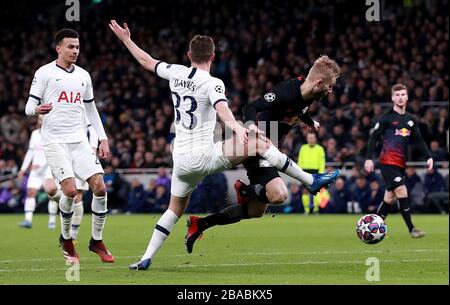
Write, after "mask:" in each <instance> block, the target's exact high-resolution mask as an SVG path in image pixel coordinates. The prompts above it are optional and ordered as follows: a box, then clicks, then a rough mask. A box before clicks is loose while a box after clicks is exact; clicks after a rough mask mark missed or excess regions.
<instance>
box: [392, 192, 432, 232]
mask: <svg viewBox="0 0 450 305" xmlns="http://www.w3.org/2000/svg"><path fill="white" fill-rule="evenodd" d="M394 193H395V196H396V197H397V199H398V203H399V209H400V213H401V214H402V217H403V220H404V221H405V223H406V226H407V227H408V231H409V234H410V235H411V237H413V238H421V237H424V236H425V232H423V231H420V230H419V229H417V228H415V227H414V224H413V223H412V219H411V205H410V202H409V197H408V190H407V189H406V186H405V185H401V186H399V187H397V188H395V189H394Z"/></svg>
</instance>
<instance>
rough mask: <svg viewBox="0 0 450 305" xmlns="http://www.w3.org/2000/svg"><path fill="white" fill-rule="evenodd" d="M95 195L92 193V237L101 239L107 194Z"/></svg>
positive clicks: (106, 208)
mask: <svg viewBox="0 0 450 305" xmlns="http://www.w3.org/2000/svg"><path fill="white" fill-rule="evenodd" d="M107 195H108V194H106V195H105V196H103V197H97V196H95V195H92V205H91V208H92V238H93V239H94V240H102V239H103V228H104V227H105V220H106V213H107V212H108V207H107V197H108V196H107Z"/></svg>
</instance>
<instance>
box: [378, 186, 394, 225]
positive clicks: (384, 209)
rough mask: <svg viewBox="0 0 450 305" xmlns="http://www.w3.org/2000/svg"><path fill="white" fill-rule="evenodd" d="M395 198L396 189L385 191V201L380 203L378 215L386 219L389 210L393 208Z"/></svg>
mask: <svg viewBox="0 0 450 305" xmlns="http://www.w3.org/2000/svg"><path fill="white" fill-rule="evenodd" d="M394 200H395V193H394V191H385V192H384V197H383V202H381V203H380V205H379V206H378V210H377V215H378V216H380V217H381V218H383V219H386V217H387V216H388V214H389V212H390V211H391V210H392V204H393V203H394Z"/></svg>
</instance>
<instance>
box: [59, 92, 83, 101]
mask: <svg viewBox="0 0 450 305" xmlns="http://www.w3.org/2000/svg"><path fill="white" fill-rule="evenodd" d="M58 103H68V104H76V103H80V104H81V93H80V92H76V93H75V92H69V93H67V92H66V91H62V92H61V94H60V95H59V98H58Z"/></svg>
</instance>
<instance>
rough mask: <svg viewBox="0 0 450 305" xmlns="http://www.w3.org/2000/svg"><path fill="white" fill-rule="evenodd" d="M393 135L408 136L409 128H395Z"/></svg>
mask: <svg viewBox="0 0 450 305" xmlns="http://www.w3.org/2000/svg"><path fill="white" fill-rule="evenodd" d="M395 135H396V136H402V137H404V138H405V137H409V136H410V135H411V130H408V129H406V128H402V129H395Z"/></svg>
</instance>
